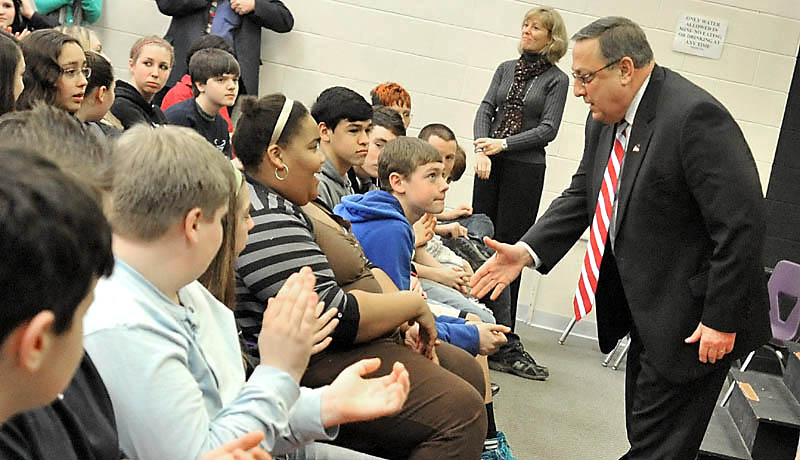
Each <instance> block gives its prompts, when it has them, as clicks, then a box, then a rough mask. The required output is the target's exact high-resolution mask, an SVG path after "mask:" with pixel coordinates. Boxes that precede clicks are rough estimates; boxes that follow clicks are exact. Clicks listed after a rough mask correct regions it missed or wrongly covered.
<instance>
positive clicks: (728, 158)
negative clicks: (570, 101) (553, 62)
mask: <svg viewBox="0 0 800 460" xmlns="http://www.w3.org/2000/svg"><path fill="white" fill-rule="evenodd" d="M573 40H575V41H576V43H575V46H574V48H573V63H572V69H573V76H574V77H575V83H574V87H573V90H574V94H575V96H577V97H583V99H584V101H585V102H586V103H588V104H589V109H590V112H591V114H590V116H589V118H588V119H587V121H586V131H585V144H584V153H583V158H582V160H581V163H580V166H579V167H578V170H577V172H576V173H575V174H574V175H573V177H572V182H571V184H570V186H569V187H568V188H567V189H566V190H565V191H564V192H563V193H562V194H561V196H560V197H558V198H557V199H556V200H554V201H553V203H552V204H551V206H550V208H549V209H548V210H547V212H546V213H545V214H544V215H543V216H542V218H541V219H540V220H539V221H538V222H536V223H535V224H534V225H533V226H532V227H531V228H530V230H528V232H527V233H526V234H525V236H523V238H522V240H521V241H520V242H518V243H517V244H515V245H507V244H502V243H497V242H495V241H491V240H489V241H487V244H489V245H490V246H491V247H493V248H495V249H496V251H497V254H496V255H495V256H493V257H492V258H491V259H490V260H489V261H487V262H486V264H484V266H483V267H481V269H480V270H478V272H476V273H475V275H474V276H473V278H472V285H473V294H474V295H476V296H478V297H480V296H482V295H484V294H485V293H487V292H489V291H490V290H493V294H497V293H499V292H500V290H502V289H503V288H505V286H507V285H508V283H510V282H511V281H512V280H513V279H514V278H516V277H517V276H519V273H520V272H521V270H522V268H523V267H524V266H531V267H535V268H537V269H538V270H539V271H540V272H542V273H548V272H549V271H550V269H552V268H553V266H554V265H555V264H556V263H557V262H558V261H559V260H560V259H561V258H562V257H563V256H564V254H566V252H567V251H568V250H569V249H570V248H571V247H572V245H573V244H574V243H575V242H576V241H577V240H578V238H579V237H580V236H581V235H582V234H583V232H584V231H585V230H586V229H587V227H589V226H590V224H591V223H592V220H593V216H594V215H595V210H596V209H597V210H598V212H599V211H600V210H599V208H598V207H597V206H598V196H601V197H602V196H603V195H602V194H601V192H600V190H601V185H602V183H603V181H604V173H605V172H606V167H607V164H609V158H610V154H611V152H612V146H614V145H615V138H621V139H623V140H624V141H626V143H627V148H625V147H623V148H622V149H621V150H620V151H619V153H620V154H622V153H624V156H622V161H621V162H618V163H621V164H618V167H619V168H621V172H620V174H619V176H618V177H619V182H618V183H617V184H616V185H614V184H612V183H610V182H607V183H606V187H612V186H613V188H615V190H616V192H617V193H616V195H612V197H611V198H607V197H606V198H601V200H604V201H608V206H609V208H608V209H609V210H610V211H611V212H606V213H605V214H606V219H607V220H608V237H607V241H606V240H603V241H602V242H601V243H605V245H604V248H605V252H604V253H602V254H603V255H602V258H601V261H602V263H600V264H599V267H598V268H597V271H598V272H599V276H598V277H597V278H596V292H595V294H594V305H595V306H596V308H597V329H598V337H599V341H600V348H601V349H602V350H603V351H604V352H609V351H611V349H612V348H613V347H614V344H615V343H616V341H617V340H618V339H619V338H621V337H623V336H624V335H625V334H626V333H629V332H630V334H631V338H632V344H631V347H630V351H629V354H628V364H627V375H626V386H625V399H626V404H625V405H626V407H625V409H626V411H625V412H626V426H627V430H628V439H629V441H630V444H631V448H630V450H629V451H628V453H627V454H626V455H625V456H624V457H623V458H625V459H647V460H653V459H681V460H686V459H694V458H695V455H696V454H697V450H698V448H699V446H700V443H701V441H702V439H703V435H704V433H705V429H706V426H707V425H708V421H709V419H710V417H711V413H712V411H713V407H714V404H715V401H716V398H717V396H718V394H719V391H720V389H721V387H722V384H723V382H724V379H725V375H726V374H727V372H728V369H729V368H730V365H731V360H733V359H735V358H737V357H739V356H742V355H744V354H745V353H747V352H748V351H750V350H752V349H754V348H755V347H757V346H759V345H761V344H763V343H764V342H766V341H767V340H768V338H769V337H770V329H769V319H768V315H767V309H768V305H767V296H766V290H765V283H764V277H763V274H762V273H763V272H762V264H761V250H762V246H763V240H764V231H763V230H764V208H763V196H762V192H761V186H760V184H759V179H758V174H757V172H756V167H755V162H754V161H753V157H752V154H751V153H750V150H749V148H748V146H747V143H746V142H745V140H744V137H743V135H742V132H741V130H740V129H739V127H738V126H737V124H736V122H735V121H734V120H733V118H732V117H731V115H730V114H729V113H728V111H727V110H726V109H725V107H723V106H722V104H720V103H719V101H717V100H716V99H714V98H713V97H712V96H711V95H709V94H708V93H707V92H705V91H704V90H703V89H701V88H699V87H698V86H696V85H694V84H693V83H691V82H689V81H688V80H686V79H685V78H683V77H681V76H680V75H678V74H676V73H675V72H672V71H670V70H669V69H666V68H663V67H659V66H658V65H656V64H655V61H654V60H653V54H652V50H651V49H650V45H649V44H648V42H647V38H646V36H645V35H644V32H643V31H642V29H641V28H640V27H639V26H638V25H636V24H635V23H633V22H632V21H630V20H628V19H625V18H620V17H608V18H602V19H598V20H597V21H595V22H593V23H592V24H590V25H588V26H586V27H584V28H583V29H582V30H581V31H579V32H578V33H577V34H575V36H573ZM611 176H613V174H612V175H611ZM606 181H608V179H606ZM605 193H606V192H605V191H604V192H603V194H605ZM606 195H607V194H606ZM601 202H602V201H601ZM612 206H613V208H612ZM594 231H595V229H594V228H593V229H592V230H591V231H590V233H591V232H594ZM595 254H596V253H595ZM587 257H588V256H587ZM586 264H587V266H590V265H591V264H590V263H589V262H588V258H587V262H586ZM588 278H590V279H591V278H593V276H589V277H588ZM587 284H588V283H587ZM579 292H580V291H579ZM579 295H580V294H579ZM586 298H591V296H589V295H587V296H586ZM575 305H576V309H577V305H578V301H577V300H576V303H575ZM589 308H590V307H589Z"/></svg>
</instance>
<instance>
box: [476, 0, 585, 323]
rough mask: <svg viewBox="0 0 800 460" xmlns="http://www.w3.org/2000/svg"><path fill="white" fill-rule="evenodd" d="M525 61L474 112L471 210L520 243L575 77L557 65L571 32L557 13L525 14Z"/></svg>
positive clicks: (508, 68) (504, 66)
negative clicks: (473, 171)
mask: <svg viewBox="0 0 800 460" xmlns="http://www.w3.org/2000/svg"><path fill="white" fill-rule="evenodd" d="M519 52H520V57H519V59H515V60H512V61H506V62H503V63H501V64H500V65H499V66H498V67H497V71H496V72H495V74H494V77H493V78H492V84H491V86H489V90H488V91H487V92H486V96H485V97H484V98H483V102H481V105H480V106H479V107H478V113H477V114H476V115H475V124H474V126H473V134H474V135H475V142H474V144H475V154H476V165H475V184H474V187H473V191H472V208H473V212H474V213H475V214H486V215H487V216H489V218H490V219H491V220H492V223H493V224H494V228H495V236H494V237H495V239H497V240H498V241H502V242H503V243H510V244H514V243H516V242H517V241H519V239H520V238H521V237H522V235H524V234H525V231H527V230H528V228H530V226H531V225H533V222H534V221H535V220H536V214H537V212H538V211H539V201H540V200H541V197H542V186H543V185H544V170H545V152H544V148H545V146H546V145H547V144H548V143H549V142H550V141H552V140H553V139H555V137H556V134H557V133H558V127H559V125H560V124H561V115H562V114H563V112H564V103H565V101H566V99H567V90H568V88H569V79H568V78H567V75H566V74H565V73H564V72H562V71H561V69H559V68H558V67H557V66H556V65H555V64H556V62H558V60H559V59H561V57H562V56H564V54H565V53H566V52H567V31H566V28H565V27H564V21H563V19H561V15H560V14H558V12H557V11H556V10H554V9H552V8H533V9H531V10H529V11H528V12H527V13H525V17H524V19H523V21H522V37H521V39H520V42H519ZM519 280H520V279H519V278H517V279H516V280H515V281H514V282H513V283H511V285H510V287H511V292H510V294H511V318H512V324H511V327H512V329H513V318H516V314H517V297H518V295H519Z"/></svg>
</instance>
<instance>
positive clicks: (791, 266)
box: [767, 260, 800, 340]
mask: <svg viewBox="0 0 800 460" xmlns="http://www.w3.org/2000/svg"><path fill="white" fill-rule="evenodd" d="M767 288H768V290H769V320H770V325H771V326H772V336H773V337H775V338H776V339H778V340H792V339H794V337H795V336H796V335H797V330H798V328H800V308H798V305H800V265H798V264H796V263H794V262H790V261H788V260H781V261H780V262H778V264H777V265H775V271H773V272H772V276H770V277H769V282H768V283H767ZM779 293H784V294H788V295H790V296H793V297H795V298H797V301H796V302H795V304H794V306H793V307H792V310H791V312H790V313H789V316H788V317H787V318H786V321H782V320H781V314H780V309H779V305H778V294H779Z"/></svg>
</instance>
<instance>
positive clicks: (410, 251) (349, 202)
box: [333, 190, 414, 291]
mask: <svg viewBox="0 0 800 460" xmlns="http://www.w3.org/2000/svg"><path fill="white" fill-rule="evenodd" d="M333 211H334V212H335V213H336V214H338V215H340V216H342V217H344V218H345V219H347V220H349V221H350V223H351V224H352V225H353V234H354V235H355V236H356V238H357V239H358V241H359V243H361V247H362V248H363V249H364V254H365V255H366V256H367V259H369V261H370V262H372V263H373V264H375V265H377V266H378V267H380V268H381V270H383V271H385V272H386V274H387V275H389V278H391V279H392V281H394V284H395V285H397V288H398V289H400V290H401V291H405V290H408V289H409V288H410V287H411V258H412V257H413V256H414V230H413V229H412V228H411V224H409V223H408V219H406V216H405V215H404V214H403V207H402V206H401V205H400V202H399V201H397V198H395V197H394V196H392V194H391V193H389V192H384V191H383V190H373V191H371V192H367V193H365V194H364V195H348V196H346V197H344V198H342V202H341V203H339V204H338V205H336V207H335V208H334V210H333Z"/></svg>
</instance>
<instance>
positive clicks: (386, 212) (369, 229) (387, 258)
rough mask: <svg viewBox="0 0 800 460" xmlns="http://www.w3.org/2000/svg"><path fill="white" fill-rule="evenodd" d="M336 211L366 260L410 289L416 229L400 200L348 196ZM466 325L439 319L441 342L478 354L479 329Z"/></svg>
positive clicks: (388, 196)
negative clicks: (345, 223) (354, 238)
mask: <svg viewBox="0 0 800 460" xmlns="http://www.w3.org/2000/svg"><path fill="white" fill-rule="evenodd" d="M334 212H335V213H336V214H338V215H339V216H341V217H343V218H345V219H347V220H349V221H350V223H351V224H352V231H353V235H355V237H356V238H357V239H358V242H359V243H361V247H362V249H363V250H364V255H366V256H367V259H368V260H369V261H370V262H372V263H373V264H375V265H377V266H378V267H379V268H380V269H381V270H383V271H384V272H386V274H387V275H389V278H391V280H392V281H394V284H395V285H396V286H397V288H398V289H400V290H403V291H405V290H408V289H410V288H411V259H412V257H413V256H414V230H413V229H412V228H411V224H409V222H408V219H406V216H405V214H403V206H402V205H400V202H399V201H398V200H397V198H395V197H394V196H393V195H392V194H391V193H389V192H385V191H383V190H373V191H371V192H367V193H365V194H363V195H348V196H345V197H344V198H342V202H341V203H339V204H338V205H336V207H335V208H334ZM464 322H465V321H464V320H463V319H461V318H451V317H437V318H436V331H437V333H438V335H439V338H440V339H441V340H443V341H445V342H448V343H451V344H453V345H455V346H457V347H459V348H462V349H464V350H466V351H468V352H470V353H472V354H473V355H475V354H477V353H478V349H479V347H480V336H479V334H478V328H477V327H475V326H472V325H467V324H464Z"/></svg>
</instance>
